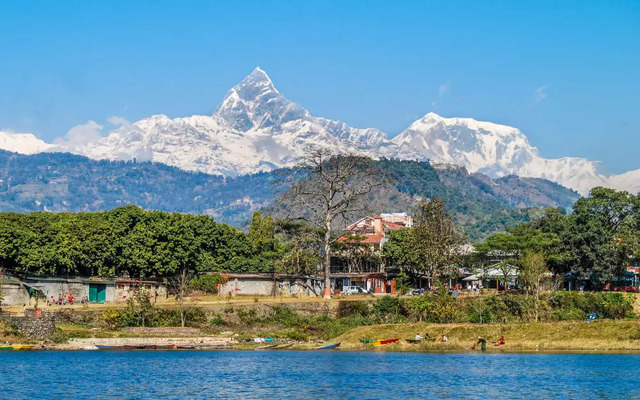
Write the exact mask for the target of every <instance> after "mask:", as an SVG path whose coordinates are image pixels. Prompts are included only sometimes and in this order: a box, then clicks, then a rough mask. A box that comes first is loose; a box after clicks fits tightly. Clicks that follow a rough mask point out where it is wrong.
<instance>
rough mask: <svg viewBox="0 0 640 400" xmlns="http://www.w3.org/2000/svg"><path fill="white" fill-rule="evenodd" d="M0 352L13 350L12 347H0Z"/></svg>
mask: <svg viewBox="0 0 640 400" xmlns="http://www.w3.org/2000/svg"><path fill="white" fill-rule="evenodd" d="M0 350H13V346H0Z"/></svg>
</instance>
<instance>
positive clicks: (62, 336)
mask: <svg viewBox="0 0 640 400" xmlns="http://www.w3.org/2000/svg"><path fill="white" fill-rule="evenodd" d="M69 338H70V336H69V335H67V333H66V332H65V331H63V330H62V329H60V328H56V329H55V330H54V331H53V335H51V341H52V342H53V343H56V344H60V343H67V342H68V341H69Z"/></svg>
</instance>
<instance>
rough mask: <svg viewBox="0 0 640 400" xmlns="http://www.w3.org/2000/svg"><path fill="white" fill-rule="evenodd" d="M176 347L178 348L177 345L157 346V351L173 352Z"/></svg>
mask: <svg viewBox="0 0 640 400" xmlns="http://www.w3.org/2000/svg"><path fill="white" fill-rule="evenodd" d="M174 347H176V345H175V344H159V345H157V346H155V349H156V350H171V349H173V348H174Z"/></svg>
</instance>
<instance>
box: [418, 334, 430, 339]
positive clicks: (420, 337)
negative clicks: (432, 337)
mask: <svg viewBox="0 0 640 400" xmlns="http://www.w3.org/2000/svg"><path fill="white" fill-rule="evenodd" d="M427 335H428V333H427ZM422 339H424V338H423V337H422V336H420V333H416V340H422Z"/></svg>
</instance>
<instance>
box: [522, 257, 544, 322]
mask: <svg viewBox="0 0 640 400" xmlns="http://www.w3.org/2000/svg"><path fill="white" fill-rule="evenodd" d="M545 272H547V263H546V261H545V256H544V254H542V253H533V252H527V253H525V254H524V256H523V257H522V260H521V268H520V281H521V282H522V283H523V285H524V287H525V289H526V290H527V293H529V294H532V295H534V296H535V311H536V314H535V319H536V321H537V320H538V304H539V302H540V281H541V280H542V276H543V275H544V273H545Z"/></svg>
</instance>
